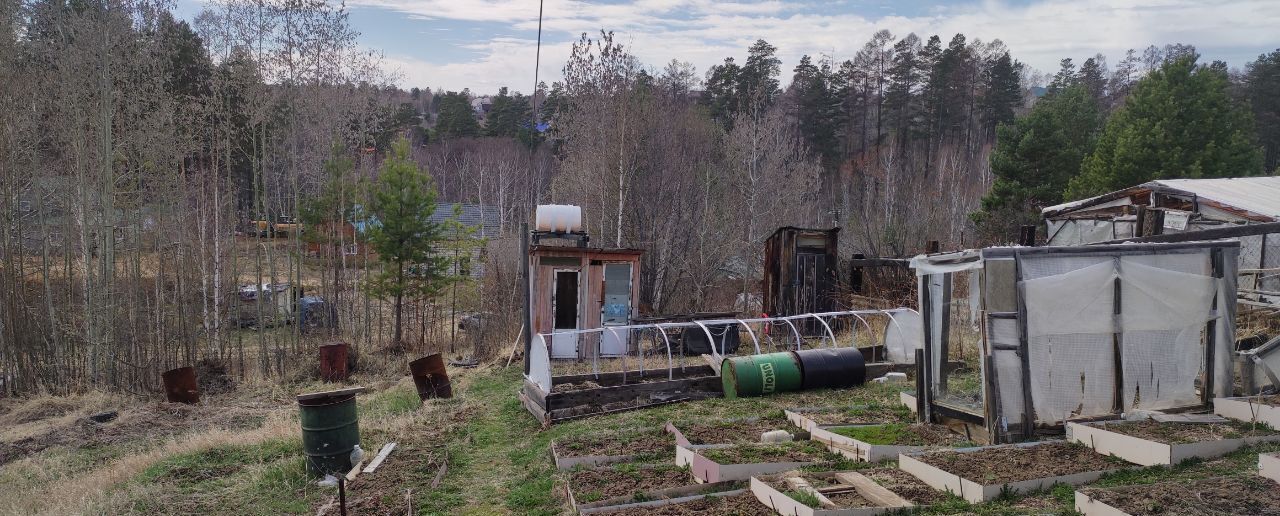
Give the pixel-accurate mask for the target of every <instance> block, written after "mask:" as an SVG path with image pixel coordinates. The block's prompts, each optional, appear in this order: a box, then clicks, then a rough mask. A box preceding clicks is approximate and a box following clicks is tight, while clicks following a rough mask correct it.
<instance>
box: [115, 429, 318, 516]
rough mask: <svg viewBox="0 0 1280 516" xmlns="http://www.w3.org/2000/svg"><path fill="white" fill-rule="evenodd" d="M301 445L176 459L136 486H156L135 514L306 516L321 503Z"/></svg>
mask: <svg viewBox="0 0 1280 516" xmlns="http://www.w3.org/2000/svg"><path fill="white" fill-rule="evenodd" d="M301 449H302V442H301V440H300V439H276V440H271V441H267V442H264V443H261V444H258V445H253V446H234V445H231V446H216V447H213V448H210V449H207V450H203V451H200V452H196V453H188V454H182V455H175V456H172V457H169V458H167V459H165V460H163V461H160V462H158V463H156V464H154V465H152V466H151V467H149V468H147V469H146V470H144V471H143V472H142V474H140V475H139V476H138V477H137V478H136V479H135V480H134V481H135V482H137V483H142V484H154V486H153V489H151V490H150V491H148V496H147V497H145V498H142V499H139V500H135V501H134V503H133V505H132V507H131V509H132V510H133V511H135V512H173V511H175V510H181V511H183V512H188V513H217V514H304V513H308V512H311V510H312V507H313V505H314V504H315V503H316V502H317V501H318V500H319V499H320V498H321V497H322V494H323V493H322V491H321V490H320V489H319V488H316V487H315V486H314V485H312V484H310V482H309V480H310V479H308V478H307V475H306V463H305V462H304V461H305V459H304V458H303V456H302V454H301V453H300V451H301Z"/></svg>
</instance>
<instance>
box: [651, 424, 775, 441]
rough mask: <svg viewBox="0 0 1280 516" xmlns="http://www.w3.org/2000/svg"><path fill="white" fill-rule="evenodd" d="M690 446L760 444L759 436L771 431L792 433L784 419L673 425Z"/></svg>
mask: <svg viewBox="0 0 1280 516" xmlns="http://www.w3.org/2000/svg"><path fill="white" fill-rule="evenodd" d="M675 426H676V428H678V429H680V432H681V433H683V434H684V437H685V439H688V440H689V443H690V444H746V443H758V442H760V435H761V434H763V433H765V432H768V431H771V430H787V431H788V432H790V431H793V430H794V429H793V428H791V426H790V423H789V422H788V421H787V420H785V419H757V420H754V421H716V422H712V423H692V424H683V425H682V424H679V423H676V424H675Z"/></svg>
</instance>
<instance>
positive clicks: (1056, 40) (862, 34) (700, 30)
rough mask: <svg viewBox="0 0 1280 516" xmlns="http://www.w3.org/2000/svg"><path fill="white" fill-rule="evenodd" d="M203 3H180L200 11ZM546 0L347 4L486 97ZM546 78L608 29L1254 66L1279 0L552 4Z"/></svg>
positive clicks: (673, 41)
mask: <svg viewBox="0 0 1280 516" xmlns="http://www.w3.org/2000/svg"><path fill="white" fill-rule="evenodd" d="M200 1H201V0H180V1H179V4H178V12H179V15H180V16H182V17H184V18H187V19H191V18H192V17H194V15H195V13H196V12H198V11H199V9H200V6H201V4H200V3H199V2H200ZM538 4H539V2H538V0H347V3H346V5H347V8H348V10H349V12H350V18H349V20H350V22H351V25H352V26H353V28H355V29H356V30H357V31H359V32H360V33H361V36H360V39H359V41H360V44H361V45H362V46H364V47H365V48H368V49H371V50H376V51H380V52H382V54H383V57H384V60H385V65H386V68H387V69H388V70H392V71H395V72H397V80H396V83H397V84H398V85H399V86H401V87H402V88H406V89H407V88H410V87H415V86H417V87H430V88H432V89H433V90H440V89H443V90H454V91H457V90H461V89H463V88H470V89H471V91H472V92H474V93H479V94H486V93H495V92H496V91H497V90H498V88H500V87H502V86H507V87H509V88H511V89H512V90H513V91H521V92H525V93H528V92H529V91H531V90H532V89H533V85H534V56H535V50H536V48H537V36H538ZM542 8H543V17H542V58H541V65H540V66H539V72H538V79H539V80H542V81H546V82H548V83H550V82H552V81H554V80H556V79H558V78H559V77H560V70H561V68H562V67H563V66H564V63H565V61H566V60H567V58H568V56H569V51H570V46H571V44H572V42H573V41H575V40H577V38H578V37H579V35H580V34H582V33H583V32H586V33H589V34H592V35H595V34H598V33H599V31H600V30H601V29H604V30H611V31H614V33H615V40H616V41H619V42H622V43H623V44H624V45H626V46H627V47H628V48H629V49H630V51H631V53H632V54H634V55H636V56H637V57H639V58H640V60H641V61H642V62H643V63H644V64H645V65H646V66H647V67H650V68H652V69H654V70H661V69H662V67H663V66H664V65H665V64H666V63H667V62H669V61H671V59H673V58H676V59H679V60H681V61H687V62H690V63H692V64H693V65H695V66H696V67H697V71H698V74H699V75H700V76H701V75H703V74H705V72H706V70H707V69H708V68H710V67H711V66H713V65H715V64H718V63H720V62H722V61H723V60H724V58H725V57H734V58H735V59H736V60H737V61H738V62H739V63H741V61H742V60H743V58H744V57H745V55H746V49H747V47H749V46H750V45H751V44H752V43H753V42H755V40H757V39H765V40H767V41H768V42H769V43H771V44H773V45H774V46H776V47H778V55H779V57H780V58H781V59H782V70H783V79H784V83H785V82H786V78H788V77H790V75H791V69H792V68H793V67H794V66H795V65H796V63H797V62H798V61H799V60H800V57H801V56H802V55H805V54H809V55H813V56H818V55H828V56H833V57H834V58H835V60H836V61H837V62H840V61H844V60H845V59H851V58H852V57H853V55H854V54H855V53H856V52H857V51H858V49H859V48H861V47H862V45H863V44H865V43H866V41H867V40H868V39H869V38H870V37H871V35H872V34H873V33H875V32H876V31H877V30H880V29H887V30H889V31H890V32H892V33H893V34H894V35H895V36H897V37H901V36H905V35H906V34H908V33H911V32H915V33H916V34H917V35H919V36H921V39H926V38H927V37H928V36H930V35H933V34H938V35H939V36H941V37H942V41H943V44H944V45H945V44H946V42H947V41H949V40H950V39H951V36H952V35H954V34H955V33H957V32H959V33H963V34H964V35H965V36H966V37H967V38H968V39H969V40H970V41H973V40H974V39H975V38H976V39H981V40H982V41H991V40H993V39H999V40H1001V41H1003V42H1004V43H1005V45H1006V46H1007V47H1008V48H1009V49H1010V51H1011V52H1012V55H1013V57H1014V58H1015V59H1017V60H1019V61H1022V62H1023V63H1026V64H1027V65H1029V66H1031V67H1033V68H1035V69H1037V70H1040V71H1042V72H1048V73H1052V72H1053V71H1055V70H1057V68H1058V61H1059V60H1060V59H1062V58H1064V57H1070V58H1073V59H1074V60H1075V62H1076V63H1077V65H1078V64H1079V63H1081V62H1083V61H1084V59H1086V58H1087V57H1090V56H1093V55H1094V54H1097V53H1102V54H1104V55H1105V56H1107V58H1108V62H1109V63H1112V64H1114V63H1115V62H1117V61H1119V60H1120V59H1121V58H1122V57H1123V56H1124V52H1125V50H1126V49H1129V48H1135V49H1137V50H1139V52H1140V51H1141V50H1142V49H1143V48H1145V47H1146V46H1148V45H1151V44H1156V45H1161V46H1163V45H1164V44H1167V43H1185V44H1192V45H1195V46H1196V48H1197V49H1198V50H1199V51H1200V53H1201V54H1202V56H1203V58H1202V59H1204V60H1206V61H1207V60H1213V59H1221V60H1224V61H1226V62H1227V63H1228V64H1229V65H1230V66H1231V67H1233V68H1237V67H1243V66H1244V65H1245V63H1247V62H1249V61H1252V60H1254V59H1256V58H1257V57H1258V55H1259V54H1262V53H1264V52H1270V51H1273V50H1276V49H1277V48H1280V30H1277V27H1280V0H978V1H968V0H955V1H932V0H899V1H894V0H830V1H810V0H805V1H795V2H784V1H779V0H759V1H756V0H727V1H722V0H635V1H617V0H544V2H543V7H542Z"/></svg>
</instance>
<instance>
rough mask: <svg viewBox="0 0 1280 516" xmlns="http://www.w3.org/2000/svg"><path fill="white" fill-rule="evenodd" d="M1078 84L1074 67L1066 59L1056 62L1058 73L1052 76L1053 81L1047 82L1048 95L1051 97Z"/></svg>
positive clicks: (1069, 60)
mask: <svg viewBox="0 0 1280 516" xmlns="http://www.w3.org/2000/svg"><path fill="white" fill-rule="evenodd" d="M1077 82H1079V76H1078V75H1076V65H1075V63H1072V62H1071V58H1070V57H1068V58H1066V59H1063V60H1062V61H1059V62H1058V73H1055V74H1053V80H1051V81H1049V93H1048V94H1049V95H1053V94H1055V93H1058V92H1060V91H1062V90H1065V89H1067V88H1070V87H1071V86H1074V85H1075V84H1076V83H1077Z"/></svg>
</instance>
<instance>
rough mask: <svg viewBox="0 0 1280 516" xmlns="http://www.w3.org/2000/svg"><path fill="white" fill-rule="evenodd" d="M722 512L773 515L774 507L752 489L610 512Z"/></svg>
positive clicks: (658, 515)
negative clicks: (769, 506) (727, 494)
mask: <svg viewBox="0 0 1280 516" xmlns="http://www.w3.org/2000/svg"><path fill="white" fill-rule="evenodd" d="M694 514H721V515H730V516H773V515H774V512H773V509H770V508H768V507H765V505H764V504H762V503H760V501H759V500H756V496H755V495H754V494H751V492H750V491H747V492H745V493H742V494H739V495H734V496H708V497H706V498H703V499H700V500H694V501H692V502H685V503H678V504H671V505H662V506H658V507H639V508H635V509H626V510H622V511H617V512H611V513H609V515H610V516H686V515H694Z"/></svg>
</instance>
